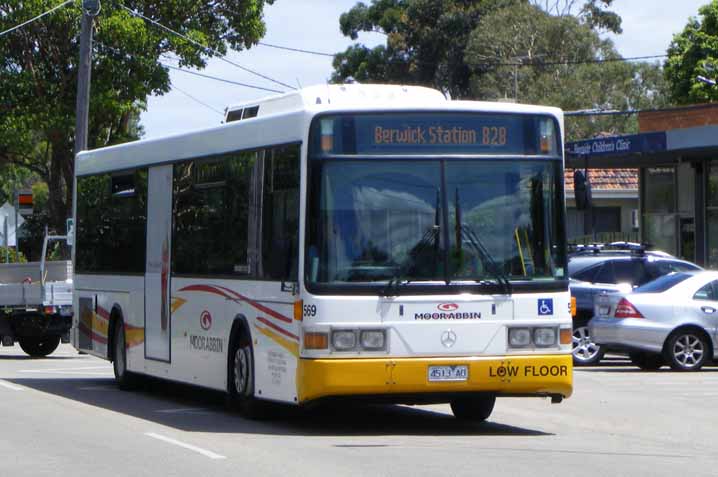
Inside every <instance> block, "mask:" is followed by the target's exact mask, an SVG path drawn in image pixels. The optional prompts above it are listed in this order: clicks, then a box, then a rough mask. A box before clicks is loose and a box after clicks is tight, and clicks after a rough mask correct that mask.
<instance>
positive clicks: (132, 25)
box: [0, 0, 274, 229]
mask: <svg viewBox="0 0 718 477" xmlns="http://www.w3.org/2000/svg"><path fill="white" fill-rule="evenodd" d="M273 2H274V0H219V1H214V2H205V1H201V0H163V1H159V0H152V1H139V0H124V1H122V2H119V1H114V0H106V1H104V2H102V11H101V13H100V15H99V16H98V17H97V20H96V22H95V40H96V41H95V43H94V52H93V65H92V69H93V71H92V92H91V95H92V96H91V108H90V122H89V124H90V131H89V147H90V148H91V149H92V148H95V147H100V146H106V145H111V144H116V143H119V142H123V141H126V140H129V139H136V138H137V137H138V135H139V133H140V131H139V130H138V128H137V127H136V126H137V125H136V120H137V117H138V115H139V113H140V111H141V110H142V109H143V108H144V104H145V103H144V102H145V100H146V98H147V96H148V95H150V94H163V93H166V92H168V91H169V90H170V79H169V73H168V69H167V68H166V67H164V66H162V65H161V64H160V62H159V61H160V59H161V57H162V56H163V55H165V54H167V53H169V52H172V53H174V54H175V55H177V57H178V58H179V63H180V65H181V66H193V67H197V68H202V67H204V66H205V62H206V60H207V59H208V57H210V56H212V53H211V52H208V51H206V50H203V49H201V48H198V47H197V46H195V45H193V44H191V43H190V42H188V41H186V40H183V39H181V38H179V37H177V36H174V35H172V34H170V33H168V32H167V31H165V30H162V29H160V28H157V27H156V26H153V25H151V24H148V23H147V22H145V21H144V20H142V19H139V18H136V17H134V16H132V15H130V14H129V13H128V12H127V11H126V10H124V9H122V8H121V7H120V5H125V6H127V7H129V8H131V9H133V10H135V11H138V12H140V13H142V14H143V15H145V16H147V17H149V18H152V19H153V20H156V21H158V22H160V23H162V24H164V25H166V26H168V27H169V28H172V29H173V30H175V31H178V32H180V33H182V34H184V35H186V36H188V37H190V38H192V39H193V40H195V41H197V42H200V43H202V44H205V45H208V46H209V47H211V48H212V49H214V50H216V51H219V52H220V53H224V52H226V50H227V46H230V47H232V48H234V49H243V48H249V47H251V46H252V45H253V44H255V43H256V42H257V41H259V39H260V38H261V37H262V36H263V35H264V33H265V27H264V23H263V21H262V14H263V8H264V5H265V4H272V3H273ZM79 3H80V2H77V3H73V4H70V5H69V6H66V7H65V8H62V9H60V10H57V11H56V12H54V13H53V14H51V15H48V16H46V17H44V18H43V19H41V20H39V21H36V22H33V23H31V24H29V25H27V26H25V27H23V28H21V29H19V30H15V31H14V32H12V33H10V34H7V35H4V36H2V37H0V51H2V52H3V54H2V56H1V57H0V112H1V113H2V114H0V165H8V164H11V165H14V166H18V167H21V168H23V169H26V170H28V171H31V172H33V173H35V174H37V175H38V176H39V177H40V178H41V179H42V180H43V181H44V182H46V183H47V184H48V188H49V200H48V210H49V215H50V220H51V222H52V225H53V226H54V227H55V228H56V229H60V228H61V227H62V225H63V224H64V220H65V218H66V217H68V216H69V215H70V204H71V203H72V183H73V170H74V160H73V159H74V158H73V149H74V128H75V97H76V91H75V88H76V83H77V61H78V58H79V44H78V33H79V30H80V19H81V12H80V9H79ZM57 4H58V2H57V1H50V0H26V1H23V2H21V3H18V2H17V1H14V0H9V1H7V0H6V1H3V0H0V30H5V29H7V28H10V27H12V26H15V25H17V24H20V23H22V22H23V21H25V20H27V19H29V18H32V17H34V16H36V15H39V14H40V13H42V12H44V11H47V10H49V9H50V8H51V7H53V6H55V5H57Z"/></svg>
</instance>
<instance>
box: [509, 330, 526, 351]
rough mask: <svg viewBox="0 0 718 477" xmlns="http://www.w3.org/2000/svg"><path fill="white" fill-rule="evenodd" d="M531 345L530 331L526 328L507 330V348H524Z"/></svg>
mask: <svg viewBox="0 0 718 477" xmlns="http://www.w3.org/2000/svg"><path fill="white" fill-rule="evenodd" d="M530 344H531V331H530V330H529V329H528V328H509V346H511V347H512V348H525V347H527V346H529V345H530Z"/></svg>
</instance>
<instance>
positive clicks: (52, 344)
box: [18, 336, 60, 358]
mask: <svg viewBox="0 0 718 477" xmlns="http://www.w3.org/2000/svg"><path fill="white" fill-rule="evenodd" d="M18 341H19V342H20V348H22V350H23V351H24V352H26V353H27V354H29V355H30V356H32V357H33V358H42V357H45V356H47V355H48V354H50V353H52V352H53V351H55V350H56V349H57V347H58V346H59V345H60V337H59V336H44V337H42V338H20V339H19V340H18Z"/></svg>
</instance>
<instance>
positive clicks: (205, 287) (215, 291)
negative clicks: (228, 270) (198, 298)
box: [180, 285, 232, 300]
mask: <svg viewBox="0 0 718 477" xmlns="http://www.w3.org/2000/svg"><path fill="white" fill-rule="evenodd" d="M180 291H201V292H207V293H212V294H214V295H219V296H223V297H225V298H227V299H228V300H231V299H232V297H231V296H229V295H227V294H226V293H225V292H223V291H222V290H218V289H217V288H216V287H213V286H210V285H189V286H186V287H184V288H182V289H180Z"/></svg>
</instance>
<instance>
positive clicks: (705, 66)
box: [664, 0, 718, 104]
mask: <svg viewBox="0 0 718 477" xmlns="http://www.w3.org/2000/svg"><path fill="white" fill-rule="evenodd" d="M698 13H699V18H690V19H689V20H688V24H687V25H686V26H685V28H684V29H683V31H682V32H681V33H679V34H677V35H675V36H674V37H673V41H672V42H671V45H670V47H669V48H668V59H667V60H666V64H665V68H664V69H665V74H666V81H667V82H668V84H669V86H670V93H671V99H672V100H673V101H674V102H675V103H676V104H693V103H708V102H713V101H715V100H716V99H718V88H717V87H715V86H711V85H708V84H705V83H702V82H700V81H698V79H697V77H698V76H699V75H701V76H704V77H707V78H710V79H716V77H718V0H712V1H711V2H710V3H709V4H707V5H704V6H703V7H701V8H700V9H699V10H698Z"/></svg>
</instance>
